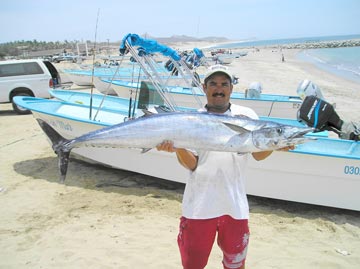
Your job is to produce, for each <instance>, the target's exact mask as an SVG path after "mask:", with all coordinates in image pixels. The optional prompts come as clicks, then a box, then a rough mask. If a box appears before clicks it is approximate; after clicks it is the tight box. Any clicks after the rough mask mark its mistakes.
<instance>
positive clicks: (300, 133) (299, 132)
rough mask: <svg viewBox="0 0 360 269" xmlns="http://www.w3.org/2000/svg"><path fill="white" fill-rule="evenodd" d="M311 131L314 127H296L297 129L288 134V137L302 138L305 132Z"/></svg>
mask: <svg viewBox="0 0 360 269" xmlns="http://www.w3.org/2000/svg"><path fill="white" fill-rule="evenodd" d="M313 131H314V128H310V127H309V128H301V129H298V131H296V132H294V133H293V134H292V135H291V136H289V139H294V138H302V137H304V135H306V134H307V133H310V132H313Z"/></svg>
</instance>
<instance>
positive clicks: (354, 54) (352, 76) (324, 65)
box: [298, 47, 360, 83]
mask: <svg viewBox="0 0 360 269" xmlns="http://www.w3.org/2000/svg"><path fill="white" fill-rule="evenodd" d="M298 58H299V59H301V60H304V61H308V62H311V63H313V64H315V65H316V66H317V67H319V68H321V69H323V70H325V71H327V72H330V73H333V74H335V75H337V76H341V77H344V78H346V79H349V80H352V81H354V82H358V83H360V47H342V48H323V49H309V50H304V51H302V52H301V53H299V54H298Z"/></svg>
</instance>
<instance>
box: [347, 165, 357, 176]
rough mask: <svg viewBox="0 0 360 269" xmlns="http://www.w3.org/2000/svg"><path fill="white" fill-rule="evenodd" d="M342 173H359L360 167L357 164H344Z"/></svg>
mask: <svg viewBox="0 0 360 269" xmlns="http://www.w3.org/2000/svg"><path fill="white" fill-rule="evenodd" d="M344 173H345V174H346V175H360V167H359V166H350V165H345V166H344Z"/></svg>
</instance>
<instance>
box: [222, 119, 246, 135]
mask: <svg viewBox="0 0 360 269" xmlns="http://www.w3.org/2000/svg"><path fill="white" fill-rule="evenodd" d="M223 124H224V125H226V126H227V127H229V128H230V129H231V130H233V131H235V132H237V133H239V134H244V133H249V132H250V131H249V130H248V129H245V128H244V127H241V126H239V125H235V124H232V123H228V122H223Z"/></svg>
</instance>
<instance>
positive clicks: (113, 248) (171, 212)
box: [0, 48, 360, 269]
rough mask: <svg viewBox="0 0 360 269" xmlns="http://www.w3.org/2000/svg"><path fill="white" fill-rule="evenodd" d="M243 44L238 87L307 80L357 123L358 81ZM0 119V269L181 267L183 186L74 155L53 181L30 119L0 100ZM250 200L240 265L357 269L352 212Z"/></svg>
mask: <svg viewBox="0 0 360 269" xmlns="http://www.w3.org/2000/svg"><path fill="white" fill-rule="evenodd" d="M247 51H248V55H247V56H245V57H241V58H239V59H236V60H235V61H234V62H233V63H232V64H231V65H229V68H230V69H231V71H232V72H233V73H234V74H236V75H237V76H238V77H239V84H237V85H236V86H235V90H236V91H244V90H245V89H246V87H248V86H249V84H250V83H251V82H254V81H258V82H261V83H262V85H263V92H264V93H277V94H291V95H296V88H297V86H298V84H299V83H300V81H302V80H303V79H310V80H312V81H313V82H314V83H316V84H317V85H318V86H319V87H320V88H321V90H322V92H323V94H324V96H325V97H326V99H327V100H328V101H330V102H331V103H336V111H337V112H338V113H339V115H340V117H341V118H342V119H344V120H347V121H350V120H354V121H358V120H359V119H358V115H359V112H360V107H359V105H358V102H359V101H358V100H360V85H359V84H357V83H355V82H351V81H347V80H345V79H342V78H340V77H336V76H334V75H332V74H329V73H326V72H324V71H322V70H319V69H317V68H316V67H315V66H313V65H312V64H310V63H305V62H301V61H300V60H298V59H297V58H296V57H295V54H296V53H297V52H298V50H283V53H284V56H285V62H281V58H280V53H279V51H276V49H271V48H269V49H260V50H259V51H256V50H254V49H248V50H247ZM0 118H1V121H0V159H1V163H0V206H1V207H0V214H1V218H0V249H1V251H0V268H1V269H2V268H4V269H15V268H16V269H18V268H37V269H38V268H101V269H103V268H109V269H110V268H121V269H128V268H167V269H172V268H174V269H179V268H182V267H181V262H180V256H179V252H178V248H177V243H176V238H177V233H178V224H179V218H180V215H181V199H182V193H183V190H184V185H182V184H179V183H174V182H170V181H164V180H161V179H157V178H153V177H149V176H145V175H140V174H136V173H132V172H128V171H122V170H115V169H111V168H106V167H103V166H100V165H95V164H89V163H85V162H83V161H79V160H75V159H72V160H71V164H70V165H69V173H71V174H72V177H71V178H68V179H67V181H66V183H65V184H60V183H59V182H58V170H57V158H56V155H55V154H54V153H53V152H52V150H51V148H50V145H49V143H48V142H47V139H46V137H45V135H44V134H43V132H42V130H41V129H40V127H39V126H38V124H37V122H36V121H35V119H34V118H33V116H32V115H23V116H20V115H17V114H15V112H13V111H12V107H11V104H0ZM299 165H301V164H299ZM269 180H270V179H269ZM279 188H281V186H279ZM323 191H326V186H324V190H323ZM359 199H360V198H359ZM249 202H250V230H251V237H250V247H249V252H248V258H247V268H254V269H266V268H276V269H285V268H286V269H287V268H294V269H300V268H324V269H325V268H326V269H339V268H341V269H342V268H344V269H355V268H356V269H357V268H359V265H360V212H355V211H348V210H341V209H334V208H327V207H321V206H315V205H306V204H300V203H294V202H287V201H279V200H273V199H266V198H261V197H254V196H250V197H249ZM221 259H222V257H221V253H220V251H219V249H218V247H217V246H214V248H213V251H212V254H211V256H210V260H209V263H208V266H207V267H206V268H209V269H211V268H222V265H221Z"/></svg>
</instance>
